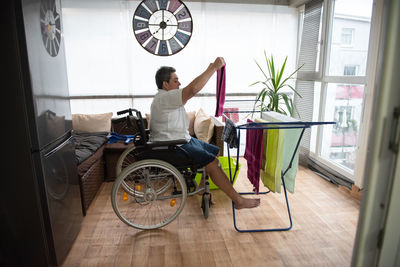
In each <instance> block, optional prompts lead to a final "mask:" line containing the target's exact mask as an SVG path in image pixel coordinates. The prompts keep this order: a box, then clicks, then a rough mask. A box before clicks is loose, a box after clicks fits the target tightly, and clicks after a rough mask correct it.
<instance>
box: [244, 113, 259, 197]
mask: <svg viewBox="0 0 400 267" xmlns="http://www.w3.org/2000/svg"><path fill="white" fill-rule="evenodd" d="M252 122H253V121H252V120H250V119H247V123H252ZM262 151H263V130H262V129H251V128H247V130H246V149H245V152H244V158H245V159H246V160H247V178H248V179H249V181H250V182H251V184H252V185H253V191H254V192H256V193H257V194H258V192H259V185H260V169H261V161H262Z"/></svg>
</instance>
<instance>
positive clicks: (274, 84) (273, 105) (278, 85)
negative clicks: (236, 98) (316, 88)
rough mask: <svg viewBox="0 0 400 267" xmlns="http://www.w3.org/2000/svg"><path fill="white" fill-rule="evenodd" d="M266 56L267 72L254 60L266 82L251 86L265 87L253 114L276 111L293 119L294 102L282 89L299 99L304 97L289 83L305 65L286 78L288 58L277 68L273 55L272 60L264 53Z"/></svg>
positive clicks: (258, 82)
mask: <svg viewBox="0 0 400 267" xmlns="http://www.w3.org/2000/svg"><path fill="white" fill-rule="evenodd" d="M264 56H265V61H266V63H267V71H264V70H263V68H262V67H261V66H260V64H259V63H258V62H257V61H256V60H254V61H255V62H256V64H257V66H258V68H259V69H260V70H261V72H262V74H263V75H264V77H265V80H262V81H257V82H255V83H252V84H251V85H250V86H254V85H256V84H261V85H262V86H263V88H262V90H261V91H260V92H259V93H258V94H257V96H256V101H255V102H254V106H253V114H254V112H256V110H257V111H259V110H261V111H275V112H279V113H282V114H285V115H290V116H291V117H293V115H294V111H295V106H294V104H293V101H292V99H291V98H290V97H289V96H288V95H287V94H286V93H284V92H282V91H281V89H282V88H285V87H288V88H290V89H291V90H292V91H293V92H294V93H295V94H297V95H298V96H299V97H302V96H301V95H300V94H299V93H298V92H297V91H296V90H295V89H294V88H293V86H291V85H290V84H289V83H288V82H289V81H290V80H291V79H294V78H293V76H294V75H295V74H296V72H298V71H299V70H300V68H301V67H303V65H302V66H300V67H299V68H298V69H296V70H295V71H294V72H293V73H291V74H290V75H289V76H287V77H284V71H285V67H286V61H287V57H286V58H285V61H284V62H283V64H282V66H281V67H280V68H279V67H278V68H277V67H276V66H275V62H274V57H273V56H272V55H271V57H270V58H268V56H267V54H266V52H265V51H264ZM282 100H283V102H282ZM282 104H284V105H285V106H286V109H287V111H288V113H289V114H287V112H286V111H285V110H284V109H283V108H282ZM296 112H297V110H296Z"/></svg>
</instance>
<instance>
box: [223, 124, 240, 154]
mask: <svg viewBox="0 0 400 267" xmlns="http://www.w3.org/2000/svg"><path fill="white" fill-rule="evenodd" d="M221 139H222V141H224V142H226V143H227V144H228V145H229V147H230V148H237V147H238V138H237V132H236V124H235V123H234V122H233V121H232V120H231V119H229V118H228V119H226V122H225V127H224V129H223V130H222V137H221Z"/></svg>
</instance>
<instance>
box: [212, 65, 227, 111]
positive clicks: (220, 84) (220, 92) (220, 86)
mask: <svg viewBox="0 0 400 267" xmlns="http://www.w3.org/2000/svg"><path fill="white" fill-rule="evenodd" d="M225 67H226V65H225V66H223V67H222V68H220V69H219V70H217V94H216V95H217V107H216V109H215V117H219V116H221V115H222V112H223V110H224V104H225V75H226V71H225Z"/></svg>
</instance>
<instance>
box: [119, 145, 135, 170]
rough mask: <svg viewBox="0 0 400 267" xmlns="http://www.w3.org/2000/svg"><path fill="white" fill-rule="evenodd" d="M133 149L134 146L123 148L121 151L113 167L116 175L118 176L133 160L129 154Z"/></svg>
mask: <svg viewBox="0 0 400 267" xmlns="http://www.w3.org/2000/svg"><path fill="white" fill-rule="evenodd" d="M134 149H135V146H132V147H129V148H127V149H125V151H124V152H122V154H121V156H120V157H119V158H118V161H117V166H116V167H115V172H116V173H115V174H116V175H117V176H116V177H118V175H119V174H120V173H121V172H122V170H123V169H125V168H126V167H128V166H129V165H131V164H132V163H134V162H135V157H134V156H133V155H132V154H131V152H132V151H133V150H134Z"/></svg>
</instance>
